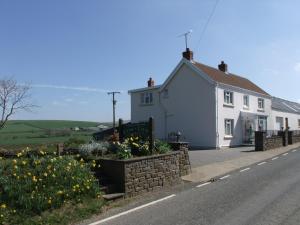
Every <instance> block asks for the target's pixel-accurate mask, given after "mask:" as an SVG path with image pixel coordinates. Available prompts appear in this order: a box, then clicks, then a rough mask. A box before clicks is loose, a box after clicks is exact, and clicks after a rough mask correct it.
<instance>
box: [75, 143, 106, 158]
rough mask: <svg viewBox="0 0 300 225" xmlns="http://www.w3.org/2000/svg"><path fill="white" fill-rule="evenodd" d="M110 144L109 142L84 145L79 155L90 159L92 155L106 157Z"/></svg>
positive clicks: (80, 147)
mask: <svg viewBox="0 0 300 225" xmlns="http://www.w3.org/2000/svg"><path fill="white" fill-rule="evenodd" d="M108 147H109V143H108V142H100V143H97V142H94V141H93V142H91V143H89V144H83V145H80V146H79V154H80V155H81V156H82V157H88V156H92V155H96V156H99V155H101V156H102V155H104V154H105V153H106V152H107V151H108Z"/></svg>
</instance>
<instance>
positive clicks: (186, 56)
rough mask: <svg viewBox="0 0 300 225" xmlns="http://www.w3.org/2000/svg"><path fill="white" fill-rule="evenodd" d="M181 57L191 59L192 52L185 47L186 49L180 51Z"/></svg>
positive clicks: (192, 56)
mask: <svg viewBox="0 0 300 225" xmlns="http://www.w3.org/2000/svg"><path fill="white" fill-rule="evenodd" d="M182 57H183V58H186V59H187V60H189V61H191V60H193V58H194V53H193V51H191V50H190V49H189V48H186V51H185V52H183V53H182Z"/></svg>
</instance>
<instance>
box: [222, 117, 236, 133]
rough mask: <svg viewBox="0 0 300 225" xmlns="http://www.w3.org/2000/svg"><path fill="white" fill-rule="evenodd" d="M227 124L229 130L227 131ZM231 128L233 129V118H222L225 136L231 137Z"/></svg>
mask: <svg viewBox="0 0 300 225" xmlns="http://www.w3.org/2000/svg"><path fill="white" fill-rule="evenodd" d="M227 126H229V132H227V131H228V130H227ZM233 129H234V120H233V119H225V120H224V134H225V137H233Z"/></svg>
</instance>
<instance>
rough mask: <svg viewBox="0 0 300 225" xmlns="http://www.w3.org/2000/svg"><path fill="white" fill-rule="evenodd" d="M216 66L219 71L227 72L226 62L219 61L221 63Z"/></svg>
mask: <svg viewBox="0 0 300 225" xmlns="http://www.w3.org/2000/svg"><path fill="white" fill-rule="evenodd" d="M218 67H219V70H220V71H222V72H224V73H227V64H226V63H224V61H221V64H219V65H218Z"/></svg>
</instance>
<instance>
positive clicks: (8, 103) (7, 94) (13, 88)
mask: <svg viewBox="0 0 300 225" xmlns="http://www.w3.org/2000/svg"><path fill="white" fill-rule="evenodd" d="M30 89H31V87H30V85H20V84H18V83H17V81H15V80H14V79H12V78H4V79H0V130H1V129H2V128H3V127H4V126H5V124H6V123H7V121H8V120H9V118H10V117H11V116H12V115H13V114H15V113H16V112H19V111H22V110H25V111H30V110H31V109H32V108H33V107H35V106H34V105H33V104H32V103H30V99H31V96H30V94H29V92H30Z"/></svg>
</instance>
